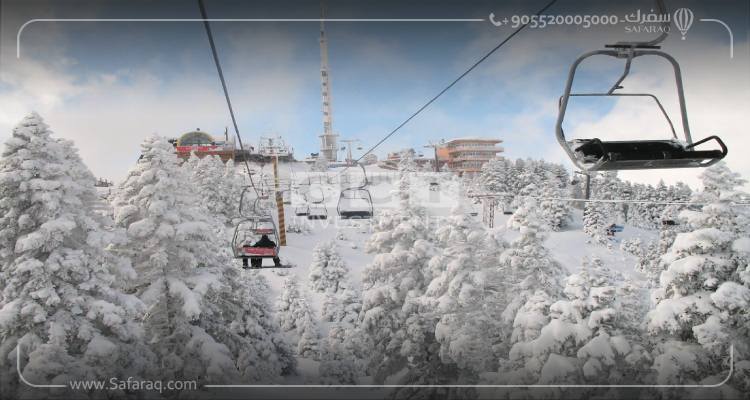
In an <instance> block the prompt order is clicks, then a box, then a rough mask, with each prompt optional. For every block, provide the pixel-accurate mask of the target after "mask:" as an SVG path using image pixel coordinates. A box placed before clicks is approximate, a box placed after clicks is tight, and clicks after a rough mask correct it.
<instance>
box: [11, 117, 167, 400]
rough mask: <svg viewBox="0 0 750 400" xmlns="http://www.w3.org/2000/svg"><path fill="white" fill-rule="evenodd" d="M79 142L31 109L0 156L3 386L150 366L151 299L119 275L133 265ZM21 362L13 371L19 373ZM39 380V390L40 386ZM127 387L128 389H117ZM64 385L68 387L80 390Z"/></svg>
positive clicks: (16, 391)
mask: <svg viewBox="0 0 750 400" xmlns="http://www.w3.org/2000/svg"><path fill="white" fill-rule="evenodd" d="M94 181H95V179H94V176H93V175H92V174H91V172H89V170H88V169H87V168H86V166H85V165H84V164H83V162H82V161H81V159H80V157H79V156H78V154H77V150H76V149H75V148H74V147H73V145H72V143H71V142H67V141H62V140H57V139H54V138H52V137H51V131H50V130H49V128H48V126H47V125H46V124H45V123H44V121H43V120H42V118H41V117H40V116H39V115H38V114H36V113H32V114H30V115H28V116H27V117H25V118H24V119H23V120H22V121H21V123H20V124H18V125H17V126H16V127H15V129H14V130H13V133H12V135H11V137H10V138H9V139H8V140H7V141H6V143H5V148H4V150H3V152H2V157H1V158H0V290H2V294H1V296H2V297H1V299H2V300H1V301H0V369H1V371H0V395H1V397H3V398H17V397H25V396H42V397H44V396H47V395H50V394H51V393H50V392H46V390H45V389H33V388H30V387H29V386H27V385H19V381H18V375H17V374H16V373H15V368H16V366H15V363H16V352H18V356H19V357H20V372H21V374H22V375H23V377H24V378H25V379H26V380H28V381H30V382H32V383H34V384H67V383H68V381H70V380H80V379H109V378H110V377H112V376H136V377H139V376H141V377H142V376H144V374H147V373H149V367H150V366H152V365H153V364H152V361H153V354H152V353H151V352H150V351H149V350H148V348H147V347H146V346H144V345H142V334H143V331H142V329H141V327H140V325H139V324H138V322H137V321H136V318H137V317H138V314H139V313H141V312H142V311H143V310H144V306H143V303H142V302H141V301H139V300H138V299H137V298H136V297H134V296H131V295H128V294H126V293H125V292H124V291H123V290H122V289H121V287H120V286H119V285H118V282H120V281H121V280H122V279H123V278H126V277H132V276H133V275H134V271H133V270H132V268H131V267H130V264H129V263H128V262H127V260H124V259H121V258H119V257H116V256H115V255H113V254H112V253H111V252H109V251H106V250H105V248H106V247H107V246H108V245H109V244H110V243H113V242H118V241H119V238H118V236H117V234H116V232H112V231H105V230H104V229H103V228H102V222H103V221H102V220H101V219H100V218H99V217H98V216H97V214H95V213H94V212H93V210H92V208H91V205H92V203H93V202H94V201H95V200H96V198H97V194H96V190H95V188H94ZM11 371H12V373H11ZM34 390H35V391H34ZM114 394H115V395H123V393H114ZM55 395H60V396H63V397H65V396H67V395H73V394H72V393H68V394H65V393H60V392H57V393H55Z"/></svg>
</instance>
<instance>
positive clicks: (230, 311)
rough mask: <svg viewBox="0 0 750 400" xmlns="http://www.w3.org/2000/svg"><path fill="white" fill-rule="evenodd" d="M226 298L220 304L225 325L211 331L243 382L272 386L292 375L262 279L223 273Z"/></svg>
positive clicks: (291, 357)
mask: <svg viewBox="0 0 750 400" xmlns="http://www.w3.org/2000/svg"><path fill="white" fill-rule="evenodd" d="M224 275H225V279H226V280H227V282H228V283H229V290H228V291H226V292H225V293H222V294H230V295H231V299H227V298H226V297H227V296H222V297H225V298H223V299H221V300H220V301H221V302H222V304H223V308H224V309H225V310H226V311H225V312H223V313H222V314H221V316H223V317H224V318H225V319H226V322H222V321H217V323H219V324H224V325H223V326H219V328H222V327H224V328H225V329H216V327H214V329H212V330H211V331H218V332H217V333H216V337H217V339H219V340H220V341H221V342H222V343H226V344H227V346H228V347H229V349H230V350H231V351H232V354H234V355H235V358H236V360H237V361H236V363H237V367H238V368H239V370H240V373H241V374H242V381H243V382H256V383H274V382H279V379H280V378H281V377H282V376H285V375H292V374H294V373H295V372H296V367H297V359H296V358H295V353H294V351H293V349H292V348H291V347H290V346H289V344H287V342H286V340H285V338H284V337H283V335H282V334H281V331H280V329H279V325H278V322H277V321H275V320H274V318H273V312H272V307H271V305H270V303H269V301H268V297H269V295H270V294H271V290H270V288H269V286H268V282H267V281H266V278H265V277H264V276H263V275H260V274H258V273H256V272H255V271H243V270H241V269H239V268H234V269H228V270H227V271H225V273H224Z"/></svg>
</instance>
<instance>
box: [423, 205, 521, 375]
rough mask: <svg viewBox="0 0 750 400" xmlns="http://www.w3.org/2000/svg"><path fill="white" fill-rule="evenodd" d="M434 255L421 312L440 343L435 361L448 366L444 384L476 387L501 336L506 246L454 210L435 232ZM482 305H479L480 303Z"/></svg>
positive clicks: (492, 364)
mask: <svg viewBox="0 0 750 400" xmlns="http://www.w3.org/2000/svg"><path fill="white" fill-rule="evenodd" d="M436 237H437V243H436V244H437V246H439V247H440V248H441V251H440V252H439V254H438V255H436V256H434V257H432V259H431V260H430V263H429V268H430V275H431V276H432V277H433V278H432V281H431V282H430V284H429V285H428V287H427V289H426V291H425V294H424V295H423V296H422V298H421V299H420V302H421V306H420V313H421V314H422V315H423V317H424V318H425V322H426V323H427V324H429V330H430V334H431V335H434V336H435V339H436V340H437V343H438V344H439V348H438V349H437V350H438V351H439V353H438V355H439V359H440V361H441V362H442V363H443V364H445V365H446V366H449V367H450V368H445V367H443V368H437V369H434V368H433V370H432V371H429V372H432V373H435V372H450V373H451V374H452V375H451V376H444V377H442V380H446V381H451V380H455V381H456V382H461V383H463V384H468V383H476V382H477V379H478V376H479V374H480V373H482V372H485V371H488V370H491V369H493V368H496V365H495V362H496V360H497V359H496V357H495V356H493V352H492V351H488V349H492V348H493V347H494V346H496V345H497V344H498V342H499V341H500V340H502V338H501V337H499V335H498V333H499V332H500V330H501V327H500V326H499V324H498V323H499V320H500V319H499V318H498V317H499V314H500V313H499V312H498V310H502V309H503V308H504V306H505V304H503V303H502V302H500V300H501V299H503V298H504V293H505V290H504V289H506V288H505V287H504V286H503V285H502V283H503V277H502V274H501V271H500V269H499V265H498V264H499V262H498V259H499V255H500V252H501V251H502V250H503V248H504V247H506V244H505V243H503V242H501V241H499V240H498V238H496V237H495V236H493V235H490V234H489V233H488V232H487V231H486V230H484V229H483V228H482V226H481V225H477V224H476V223H475V222H474V221H473V220H472V219H471V218H470V217H469V216H468V214H467V213H466V211H465V210H464V209H463V207H461V206H460V205H459V206H456V207H455V208H454V209H453V210H452V213H451V216H450V217H448V218H447V220H446V222H445V223H444V224H441V226H440V228H438V230H437V232H436ZM479 304H481V305H482V306H481V307H478V305H479Z"/></svg>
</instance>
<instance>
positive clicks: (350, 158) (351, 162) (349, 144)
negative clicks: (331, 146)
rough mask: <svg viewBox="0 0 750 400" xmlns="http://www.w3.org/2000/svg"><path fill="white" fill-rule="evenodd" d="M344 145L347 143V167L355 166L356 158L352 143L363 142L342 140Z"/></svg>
mask: <svg viewBox="0 0 750 400" xmlns="http://www.w3.org/2000/svg"><path fill="white" fill-rule="evenodd" d="M339 141H340V142H342V143H346V149H347V152H346V160H344V161H346V165H354V157H353V156H352V143H358V142H361V140H359V139H341V140H339Z"/></svg>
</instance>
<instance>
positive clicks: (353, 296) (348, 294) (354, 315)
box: [321, 283, 362, 326]
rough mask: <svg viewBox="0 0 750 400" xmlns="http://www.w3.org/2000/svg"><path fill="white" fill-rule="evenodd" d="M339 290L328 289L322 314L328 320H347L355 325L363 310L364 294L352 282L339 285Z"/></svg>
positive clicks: (346, 321)
mask: <svg viewBox="0 0 750 400" xmlns="http://www.w3.org/2000/svg"><path fill="white" fill-rule="evenodd" d="M339 289H340V290H339V291H338V292H334V291H332V290H328V291H327V292H326V294H325V299H324V301H323V308H322V310H321V314H322V317H323V320H324V321H327V322H345V323H348V324H351V325H352V326H354V325H355V324H356V323H357V319H358V318H359V312H360V311H361V310H362V298H361V297H362V295H361V294H360V293H359V291H358V290H356V288H354V287H353V284H352V283H347V284H346V286H343V287H339Z"/></svg>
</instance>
